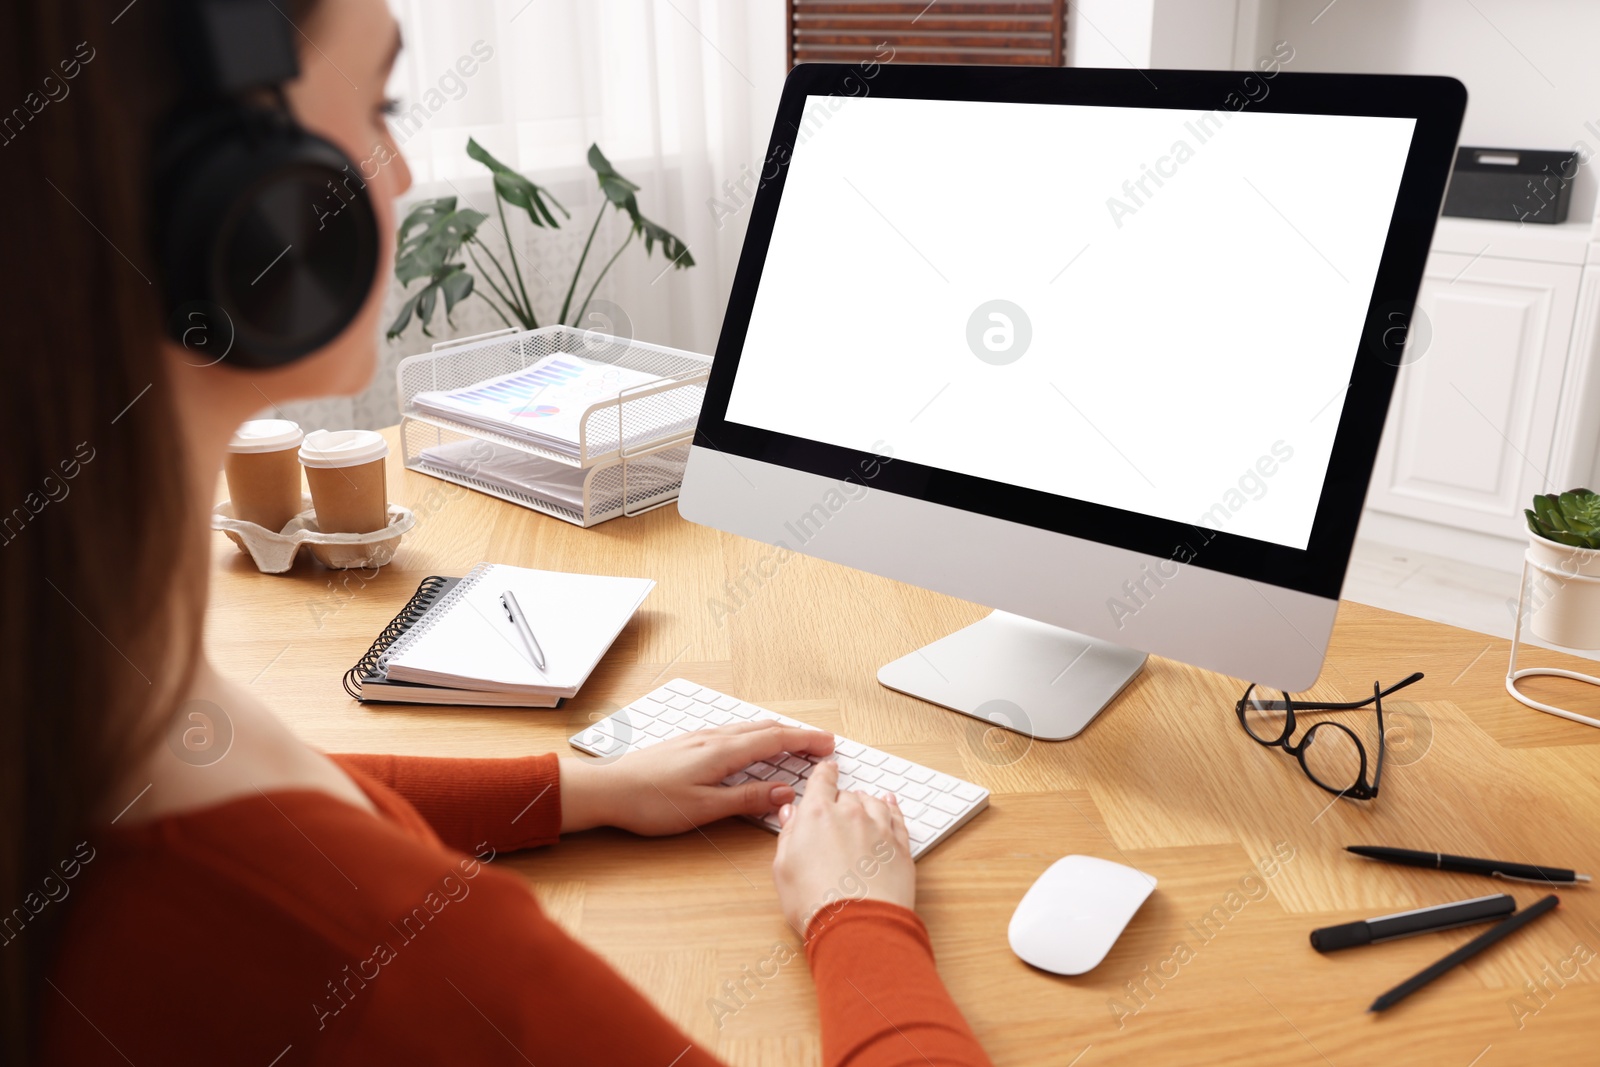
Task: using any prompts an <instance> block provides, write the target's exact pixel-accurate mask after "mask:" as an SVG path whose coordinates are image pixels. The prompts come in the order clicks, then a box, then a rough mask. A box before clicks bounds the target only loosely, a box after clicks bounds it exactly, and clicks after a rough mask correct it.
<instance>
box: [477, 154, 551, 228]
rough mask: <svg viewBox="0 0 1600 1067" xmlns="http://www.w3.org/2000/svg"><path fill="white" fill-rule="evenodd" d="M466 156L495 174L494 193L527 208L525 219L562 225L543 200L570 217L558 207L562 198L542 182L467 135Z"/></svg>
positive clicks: (510, 202)
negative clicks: (494, 154) (517, 168)
mask: <svg viewBox="0 0 1600 1067" xmlns="http://www.w3.org/2000/svg"><path fill="white" fill-rule="evenodd" d="M467 155H468V156H469V157H470V158H472V159H475V160H477V161H478V162H479V163H482V164H483V165H484V166H486V167H488V168H489V170H490V171H492V172H493V173H494V192H495V195H496V196H498V197H499V198H500V199H502V200H504V201H505V202H506V203H508V204H510V205H511V206H512V207H520V208H521V209H522V210H523V211H526V212H527V213H528V218H529V219H531V220H532V221H533V224H534V225H535V226H548V227H549V228H551V229H559V228H560V226H561V224H560V223H559V222H557V221H556V217H555V215H553V214H551V212H550V205H549V204H546V203H545V201H546V200H548V201H549V202H550V204H554V205H555V206H556V210H557V211H559V212H561V214H562V215H563V216H564V217H566V218H569V219H570V218H571V217H572V216H571V215H570V214H569V213H568V212H567V209H566V208H564V207H562V206H561V201H559V200H557V199H556V198H555V196H554V195H553V194H552V193H551V192H550V190H548V189H546V188H544V187H543V186H541V185H535V184H534V183H533V182H531V181H529V180H528V179H527V178H525V177H523V176H522V175H521V174H519V173H517V172H516V171H515V170H512V169H511V168H510V167H508V166H506V165H505V164H504V163H502V162H500V161H499V160H498V159H496V158H494V156H492V155H490V154H489V151H488V150H487V149H486V148H484V147H483V146H482V145H481V144H479V143H478V142H477V141H476V140H474V139H473V138H471V137H469V138H467Z"/></svg>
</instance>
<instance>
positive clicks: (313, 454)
mask: <svg viewBox="0 0 1600 1067" xmlns="http://www.w3.org/2000/svg"><path fill="white" fill-rule="evenodd" d="M388 456H389V442H387V441H385V440H384V439H383V435H382V434H380V433H378V432H376V431H374V430H313V431H312V432H310V433H308V434H306V439H305V441H304V442H303V443H302V444H301V445H300V462H301V463H303V464H305V468H306V483H307V484H308V485H310V486H311V506H312V507H313V508H315V509H316V512H317V528H318V529H319V530H321V531H322V532H323V533H371V532H372V531H374V530H381V529H383V528H384V527H385V526H387V525H389V490H388V485H387V484H386V482H385V470H384V468H385V467H386V466H387V463H386V462H385V460H387V458H388Z"/></svg>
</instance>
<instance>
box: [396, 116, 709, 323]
mask: <svg viewBox="0 0 1600 1067" xmlns="http://www.w3.org/2000/svg"><path fill="white" fill-rule="evenodd" d="M467 155H468V156H469V157H470V158H472V159H474V160H476V161H477V162H479V163H482V164H483V165H484V166H485V167H487V168H489V171H490V173H491V174H493V176H494V207H495V211H496V213H497V214H498V215H499V218H500V226H499V229H498V230H497V231H495V235H496V236H497V237H498V243H499V244H500V245H501V246H502V247H503V249H504V252H505V259H504V261H503V260H502V259H501V257H500V256H499V255H497V254H496V253H495V250H494V249H493V248H491V247H490V245H489V243H488V242H486V241H485V240H484V239H483V235H482V227H483V225H484V223H485V222H486V221H488V216H487V215H485V214H484V213H483V212H481V211H477V210H475V209H473V208H470V207H462V206H460V205H459V204H458V203H457V202H456V198H455V197H453V196H442V197H439V198H437V199H434V200H424V201H422V202H421V203H419V204H417V205H416V206H415V207H413V208H412V209H411V211H410V212H409V213H408V214H407V215H406V217H405V220H404V221H403V222H401V223H400V229H399V232H398V234H397V235H396V241H395V244H396V250H395V262H394V273H395V277H396V278H398V279H399V280H400V284H401V286H403V287H405V288H406V289H408V290H409V289H410V287H411V286H412V285H413V284H414V283H416V282H422V283H423V285H422V288H420V289H418V290H416V291H415V292H413V293H411V294H410V296H409V297H408V298H407V299H406V302H405V304H404V305H403V306H402V307H401V308H400V314H398V315H397V316H395V320H394V322H393V323H391V324H390V325H389V333H388V336H389V337H390V338H395V337H399V336H400V335H401V334H402V333H404V332H405V330H406V328H407V327H408V326H409V325H410V324H411V321H412V319H413V318H415V319H416V320H417V322H419V323H420V324H421V326H422V333H423V335H424V336H426V337H432V336H433V334H432V333H430V332H429V330H428V327H429V326H430V325H431V324H432V322H433V315H434V312H435V311H436V310H438V307H439V303H440V301H441V300H442V301H443V303H444V317H445V321H446V322H448V321H449V319H450V313H451V312H452V311H454V310H455V307H456V305H457V304H459V303H461V302H462V301H463V300H466V299H467V298H468V297H470V296H473V295H474V294H476V295H477V296H479V297H481V298H482V299H484V300H485V301H487V302H488V304H489V306H490V307H492V308H494V311H495V314H496V315H498V316H499V317H500V321H502V322H504V323H505V324H506V325H507V326H520V327H521V328H523V329H525V330H535V329H538V328H539V320H538V318H537V317H536V316H535V315H534V313H533V301H532V300H531V299H529V296H528V288H527V285H526V284H525V283H524V281H523V276H522V265H521V264H520V263H519V262H518V253H517V251H516V249H515V248H514V247H513V246H512V245H511V242H510V230H509V229H508V228H507V225H506V205H507V204H510V205H511V207H512V208H513V210H520V211H522V212H524V213H526V214H527V216H528V220H529V221H530V222H532V223H533V225H535V226H538V227H540V228H542V229H559V228H560V226H561V223H560V221H558V220H557V218H556V212H559V213H560V215H561V218H562V219H570V218H571V217H572V216H571V214H570V213H568V211H567V209H566V208H564V207H562V206H561V203H560V201H558V200H557V199H556V198H555V197H554V196H552V195H551V194H550V191H549V190H548V189H545V188H543V187H542V186H539V185H536V184H534V183H533V182H532V181H529V180H528V179H527V178H526V177H524V176H523V175H521V174H519V173H517V172H516V171H515V170H512V169H511V168H510V167H508V166H506V165H505V164H504V163H502V162H500V161H499V160H498V159H496V158H495V157H494V156H492V155H490V154H489V152H488V151H487V150H485V149H484V147H483V146H482V145H480V144H479V143H478V142H477V141H475V140H471V139H468V141H467ZM589 167H590V169H591V170H593V171H594V173H595V177H596V179H597V180H598V181H599V183H600V192H601V193H602V194H603V197H604V199H602V200H601V202H600V210H599V211H598V212H596V213H595V217H594V225H592V226H590V227H589V238H588V240H587V241H585V242H584V245H583V254H582V255H581V256H579V257H578V265H577V267H576V268H574V269H573V272H572V281H571V282H570V283H568V285H567V291H566V295H565V296H564V297H563V298H562V301H561V311H560V313H559V314H558V315H557V316H556V319H557V322H560V323H565V324H567V325H576V324H577V323H579V322H582V321H583V313H584V312H585V311H586V310H588V307H589V301H590V300H592V299H593V298H594V294H595V290H596V289H598V288H599V287H600V281H601V279H602V278H604V277H605V276H606V273H607V272H608V271H609V270H610V269H611V267H612V264H614V263H616V261H617V259H618V258H619V257H620V256H621V255H622V253H623V252H625V251H626V250H627V248H628V246H629V245H631V244H632V243H633V240H634V238H636V237H638V238H642V239H643V242H644V251H645V255H646V256H648V255H651V254H652V253H654V251H655V248H656V245H657V244H659V245H660V246H661V254H662V255H664V256H665V257H666V258H667V261H668V266H669V267H670V268H671V269H674V270H683V269H686V268H688V267H692V266H694V257H693V256H691V255H690V254H689V246H688V245H686V244H684V243H683V241H682V240H681V239H680V238H678V237H677V236H675V235H674V234H672V233H670V232H669V231H668V230H667V229H666V228H665V227H663V226H661V225H660V224H658V223H655V222H652V221H650V220H649V219H647V218H645V217H644V215H643V214H642V213H641V212H640V211H639V202H638V200H637V199H636V198H635V196H634V194H635V193H637V192H638V191H639V186H637V185H635V184H634V183H633V182H631V181H629V180H628V179H627V178H624V177H623V176H622V175H621V174H618V173H617V170H616V168H615V167H613V166H612V165H611V161H610V160H608V159H606V157H605V154H604V153H602V152H601V151H600V146H599V145H590V146H589ZM552 208H554V210H553V211H552V210H551V209H552ZM608 212H611V213H613V214H614V215H616V214H620V215H625V216H627V219H628V234H627V236H626V237H625V238H623V240H622V242H621V243H620V244H619V245H618V246H617V250H616V251H615V252H614V253H612V255H611V258H610V259H608V260H606V262H605V264H604V266H602V267H601V268H600V270H599V271H598V272H597V273H596V274H595V275H594V278H593V279H592V280H591V281H590V284H589V288H588V290H587V291H586V292H585V293H584V296H583V300H582V301H580V302H579V303H578V305H577V307H576V309H574V308H573V297H574V296H575V295H576V293H577V291H578V283H579V281H580V279H581V278H582V277H583V268H584V265H585V264H586V263H587V262H588V260H589V250H590V249H591V248H593V247H594V239H595V234H597V233H598V232H599V231H600V225H601V223H602V222H604V221H605V218H606V215H607V213H608ZM463 256H465V259H463V258H462V257H463ZM480 257H481V258H480ZM506 262H509V263H510V265H511V270H510V271H509V272H508V271H507V270H506ZM468 263H470V264H471V267H472V270H470V271H469V270H468ZM486 263H487V265H488V268H490V269H485V264H486ZM474 271H475V272H476V273H473V272H474ZM480 281H481V283H482V284H481V285H480V284H479V283H480ZM568 312H572V315H571V318H570V319H569V318H568Z"/></svg>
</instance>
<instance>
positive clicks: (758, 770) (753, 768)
mask: <svg viewBox="0 0 1600 1067" xmlns="http://www.w3.org/2000/svg"><path fill="white" fill-rule="evenodd" d="M777 770H778V768H776V767H774V766H772V765H771V764H770V763H752V764H750V766H748V767H746V768H745V769H744V773H746V774H748V775H749V776H750V777H752V778H760V779H761V780H762V781H766V780H767V779H768V778H771V777H772V776H773V774H775V773H776V772H777Z"/></svg>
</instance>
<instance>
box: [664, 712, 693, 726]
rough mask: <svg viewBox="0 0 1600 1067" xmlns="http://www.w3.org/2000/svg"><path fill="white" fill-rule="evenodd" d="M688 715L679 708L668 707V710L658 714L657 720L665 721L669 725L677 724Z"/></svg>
mask: <svg viewBox="0 0 1600 1067" xmlns="http://www.w3.org/2000/svg"><path fill="white" fill-rule="evenodd" d="M686 717H687V716H685V715H684V713H683V712H681V711H679V710H678V709H677V708H668V709H667V710H666V711H664V712H662V713H661V714H660V715H659V716H657V721H658V722H664V723H666V724H667V725H668V726H676V725H678V724H679V723H680V722H682V721H683V720H684V719H685V718H686Z"/></svg>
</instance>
